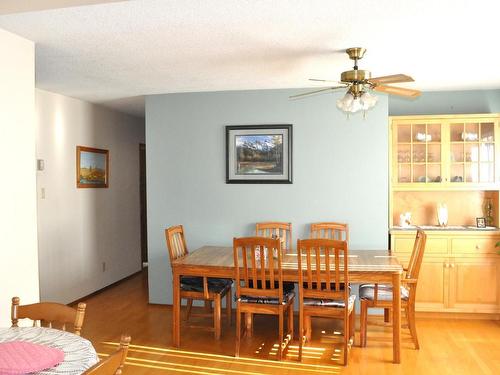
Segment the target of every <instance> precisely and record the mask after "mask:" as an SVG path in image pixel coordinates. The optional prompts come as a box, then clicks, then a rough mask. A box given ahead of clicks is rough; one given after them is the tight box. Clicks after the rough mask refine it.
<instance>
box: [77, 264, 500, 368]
mask: <svg viewBox="0 0 500 375" xmlns="http://www.w3.org/2000/svg"><path fill="white" fill-rule="evenodd" d="M147 301H148V292H147V274H146V272H143V273H141V274H138V275H137V276H134V277H132V278H130V279H128V280H126V281H124V282H123V283H121V284H118V285H117V286H114V287H112V288H110V289H107V290H105V291H103V292H102V293H100V294H97V295H94V296H92V297H90V298H89V299H87V300H86V301H85V302H86V303H87V311H86V314H85V323H84V326H83V329H82V336H83V337H86V338H88V339H90V340H91V341H92V343H93V344H94V347H95V348H96V350H97V352H98V353H99V355H100V356H101V357H105V356H106V355H108V354H110V353H112V352H113V351H114V350H116V348H117V346H118V343H119V340H120V334H121V333H122V332H124V333H125V332H126V333H129V334H130V335H131V336H132V345H130V350H129V355H128V358H127V362H126V367H125V370H124V374H125V375H127V374H138V375H140V374H206V375H209V374H210V375H212V374H222V375H224V374H226V375H230V374H239V375H264V374H285V375H288V374H290V375H292V374H300V375H312V374H316V375H320V374H405V375H406V374H499V373H500V354H499V353H500V322H499V321H487V320H453V319H418V318H417V329H418V334H419V340H420V347H421V349H420V350H418V351H417V350H414V349H413V344H412V342H411V339H410V335H409V333H408V330H407V329H403V330H402V331H403V345H402V354H401V360H402V364H401V365H394V364H392V362H391V361H392V346H391V339H392V335H391V328H390V327H385V326H383V325H381V324H379V325H377V326H375V325H373V324H370V325H369V326H368V341H367V342H368V345H367V347H366V348H359V347H358V346H354V347H353V348H352V349H351V352H350V354H349V365H348V366H347V367H345V368H344V367H343V366H341V365H340V362H339V361H341V358H342V352H341V347H342V346H341V340H340V337H335V336H337V335H336V334H335V332H336V329H339V327H340V326H339V327H335V326H333V325H332V320H325V321H316V320H315V321H313V341H312V344H311V345H308V346H307V347H306V349H305V351H304V359H303V363H302V364H301V363H298V362H297V361H296V355H297V350H298V341H297V340H295V342H293V343H292V345H291V348H290V351H289V353H288V355H287V356H286V360H285V361H283V362H277V361H275V360H273V358H275V356H276V347H275V345H276V338H277V322H276V321H275V319H273V318H270V317H268V316H267V317H264V316H262V317H261V316H258V317H256V319H255V331H254V335H253V337H252V338H250V339H249V338H247V339H243V340H242V345H241V357H240V358H238V359H236V358H234V357H233V353H234V345H235V342H234V339H235V327H234V324H233V325H232V326H230V327H229V326H228V325H227V324H226V323H225V321H224V322H223V327H222V329H223V330H222V339H221V340H220V341H216V340H215V339H214V337H213V334H212V333H211V332H208V331H202V330H198V329H184V328H183V329H182V347H181V349H175V348H172V347H171V320H172V319H171V316H172V315H171V308H170V307H169V306H160V305H149V304H148V302H147ZM357 318H358V320H359V316H358V317H357ZM373 320H374V319H372V322H373ZM375 320H376V319H375ZM233 321H234V319H233ZM378 321H379V322H381V321H382V320H381V319H380V320H378ZM203 323H205V324H211V321H210V320H208V321H204V320H203V319H200V324H203ZM295 323H296V325H297V323H298V321H297V320H296V322H295ZM356 340H359V335H358V334H357V335H356ZM358 343H359V341H356V345H358Z"/></svg>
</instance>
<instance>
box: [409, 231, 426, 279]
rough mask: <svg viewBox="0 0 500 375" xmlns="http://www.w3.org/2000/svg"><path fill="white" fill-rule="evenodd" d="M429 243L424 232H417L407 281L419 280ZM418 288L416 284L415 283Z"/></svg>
mask: <svg viewBox="0 0 500 375" xmlns="http://www.w3.org/2000/svg"><path fill="white" fill-rule="evenodd" d="M426 242H427V235H426V234H425V232H424V231H422V230H420V229H419V230H417V235H416V237H415V242H414V244H413V251H412V253H411V257H410V262H409V263H408V271H407V272H406V278H407V279H415V280H418V275H419V273H420V266H421V265H422V260H423V259H424V252H425V243H426ZM415 288H416V283H415Z"/></svg>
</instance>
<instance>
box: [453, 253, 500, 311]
mask: <svg viewBox="0 0 500 375" xmlns="http://www.w3.org/2000/svg"><path fill="white" fill-rule="evenodd" d="M451 264H452V266H451V270H452V272H451V274H450V276H451V277H450V305H449V307H450V309H452V310H456V311H461V312H471V313H472V312H478V313H481V312H482V313H496V312H499V311H500V288H499V286H498V284H499V279H498V277H499V276H498V275H500V261H499V260H497V259H495V258H493V259H486V260H473V259H471V260H460V261H458V260H455V261H454V262H452V263H451Z"/></svg>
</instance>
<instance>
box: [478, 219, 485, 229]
mask: <svg viewBox="0 0 500 375" xmlns="http://www.w3.org/2000/svg"><path fill="white" fill-rule="evenodd" d="M476 227H478V228H486V218H484V217H476Z"/></svg>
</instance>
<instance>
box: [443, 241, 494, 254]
mask: <svg viewBox="0 0 500 375" xmlns="http://www.w3.org/2000/svg"><path fill="white" fill-rule="evenodd" d="M497 241H498V239H495V238H452V240H451V252H452V253H454V254H459V253H462V254H493V253H495V252H496V249H495V244H496V243H497Z"/></svg>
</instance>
